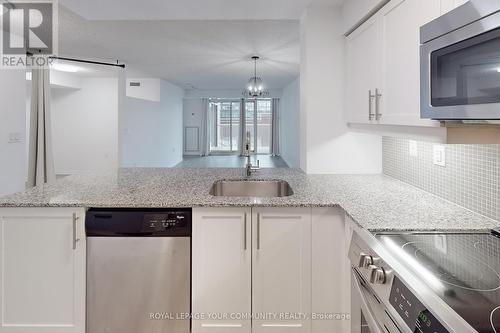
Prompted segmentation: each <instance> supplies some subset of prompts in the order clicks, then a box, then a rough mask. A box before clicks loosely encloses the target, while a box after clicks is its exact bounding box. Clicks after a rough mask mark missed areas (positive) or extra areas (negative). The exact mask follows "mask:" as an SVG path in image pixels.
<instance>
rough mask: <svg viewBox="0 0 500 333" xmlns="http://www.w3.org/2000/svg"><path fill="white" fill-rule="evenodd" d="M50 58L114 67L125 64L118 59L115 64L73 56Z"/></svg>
mask: <svg viewBox="0 0 500 333" xmlns="http://www.w3.org/2000/svg"><path fill="white" fill-rule="evenodd" d="M49 58H50V59H57V60H66V61H74V62H81V63H86V64H94V65H104V66H114V67H121V68H125V64H119V63H118V60H117V61H116V62H117V63H116V64H113V63H109V62H100V61H92V60H83V59H74V58H64V57H55V56H52V57H49Z"/></svg>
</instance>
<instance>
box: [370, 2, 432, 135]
mask: <svg viewBox="0 0 500 333" xmlns="http://www.w3.org/2000/svg"><path fill="white" fill-rule="evenodd" d="M439 14H440V2H439V1H436V0H392V1H391V2H390V3H389V4H387V5H386V6H384V8H382V9H381V10H380V12H379V13H378V15H377V19H378V20H377V22H378V25H379V27H380V29H381V33H380V36H381V41H380V43H378V45H379V46H380V52H381V62H380V63H379V64H378V65H377V66H376V67H380V68H381V73H382V76H381V82H380V86H379V87H380V93H381V95H382V96H381V100H380V109H379V113H380V115H379V118H380V121H379V123H380V124H383V125H411V126H439V122H437V121H433V120H428V119H420V42H419V40H420V27H421V26H422V25H424V24H425V23H427V22H429V21H431V20H433V19H435V18H437V17H438V16H439Z"/></svg>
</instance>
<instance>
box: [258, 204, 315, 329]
mask: <svg viewBox="0 0 500 333" xmlns="http://www.w3.org/2000/svg"><path fill="white" fill-rule="evenodd" d="M252 228H253V230H252V233H253V240H252V241H253V262H252V265H253V270H252V275H253V280H252V281H253V284H252V294H253V298H252V299H253V308H252V311H253V313H254V314H259V315H260V314H272V315H271V316H267V317H266V318H258V319H256V320H254V321H253V324H252V326H253V329H252V332H254V333H260V332H263V333H264V332H273V333H293V332H295V333H299V332H300V333H308V332H310V331H311V322H310V320H308V319H306V318H302V317H299V318H288V317H281V318H280V315H281V314H283V315H285V314H287V313H289V314H308V313H310V311H311V209H310V208H286V209H285V208H283V209H281V208H257V209H254V210H253V212H252ZM273 315H276V317H273Z"/></svg>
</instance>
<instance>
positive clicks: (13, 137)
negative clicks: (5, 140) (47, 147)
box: [9, 132, 23, 143]
mask: <svg viewBox="0 0 500 333" xmlns="http://www.w3.org/2000/svg"><path fill="white" fill-rule="evenodd" d="M22 138H23V137H22V134H21V133H20V132H12V133H9V143H20V142H22Z"/></svg>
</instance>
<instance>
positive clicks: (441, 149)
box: [432, 145, 446, 167]
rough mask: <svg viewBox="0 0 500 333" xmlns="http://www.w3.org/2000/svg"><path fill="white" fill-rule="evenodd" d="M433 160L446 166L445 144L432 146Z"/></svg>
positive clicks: (436, 163)
mask: <svg viewBox="0 0 500 333" xmlns="http://www.w3.org/2000/svg"><path fill="white" fill-rule="evenodd" d="M432 153H433V155H432V156H433V161H434V164H435V165H439V166H442V167H444V166H446V148H445V146H443V145H434V146H432Z"/></svg>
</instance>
